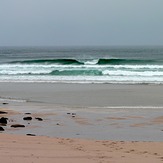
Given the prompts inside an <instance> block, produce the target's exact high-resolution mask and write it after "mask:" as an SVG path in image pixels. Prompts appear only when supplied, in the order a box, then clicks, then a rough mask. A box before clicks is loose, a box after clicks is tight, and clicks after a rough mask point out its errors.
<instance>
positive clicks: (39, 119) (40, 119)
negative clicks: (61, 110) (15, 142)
mask: <svg viewBox="0 0 163 163" xmlns="http://www.w3.org/2000/svg"><path fill="white" fill-rule="evenodd" d="M35 119H37V120H38V121H43V119H42V118H39V117H36V118H35Z"/></svg>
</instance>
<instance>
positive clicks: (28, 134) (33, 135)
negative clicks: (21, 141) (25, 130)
mask: <svg viewBox="0 0 163 163" xmlns="http://www.w3.org/2000/svg"><path fill="white" fill-rule="evenodd" d="M26 135H27V136H36V135H35V134H26Z"/></svg>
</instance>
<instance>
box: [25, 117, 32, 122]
mask: <svg viewBox="0 0 163 163" xmlns="http://www.w3.org/2000/svg"><path fill="white" fill-rule="evenodd" d="M23 120H26V121H31V120H32V117H24V118H23Z"/></svg>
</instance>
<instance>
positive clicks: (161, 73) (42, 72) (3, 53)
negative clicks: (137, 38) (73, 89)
mask: <svg viewBox="0 0 163 163" xmlns="http://www.w3.org/2000/svg"><path fill="white" fill-rule="evenodd" d="M0 82H57V83H122V84H124V83H126V84H137V83H139V84H143V83H146V84H149V83H153V84H163V47H162V46H146V47H144V46H135V47H134V46H132V47H131V46H129V47H127V46H121V47H120V46H119V47H115V46H114V47H95V46H94V47H0Z"/></svg>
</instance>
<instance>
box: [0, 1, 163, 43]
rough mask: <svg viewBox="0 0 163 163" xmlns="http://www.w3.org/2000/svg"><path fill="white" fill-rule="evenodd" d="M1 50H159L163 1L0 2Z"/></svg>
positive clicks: (162, 26) (161, 35) (161, 39)
mask: <svg viewBox="0 0 163 163" xmlns="http://www.w3.org/2000/svg"><path fill="white" fill-rule="evenodd" d="M4 45H5V46H10V45H12V46H14V45H16V46H18V45H20V46H23V45H27V46H29V45H33V46H37V45H38V46H39V45H50V46H51V45H61V46H62V45H163V0H0V46H4Z"/></svg>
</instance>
